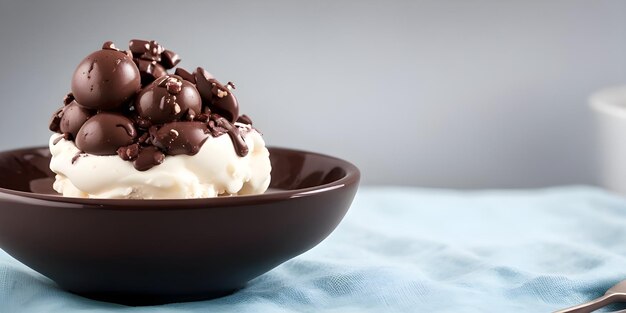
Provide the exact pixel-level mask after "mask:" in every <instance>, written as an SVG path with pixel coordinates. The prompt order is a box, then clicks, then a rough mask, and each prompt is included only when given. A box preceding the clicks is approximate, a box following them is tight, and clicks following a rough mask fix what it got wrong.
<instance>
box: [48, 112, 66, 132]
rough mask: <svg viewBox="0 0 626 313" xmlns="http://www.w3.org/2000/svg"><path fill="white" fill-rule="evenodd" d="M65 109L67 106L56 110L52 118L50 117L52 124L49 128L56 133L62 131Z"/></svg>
mask: <svg viewBox="0 0 626 313" xmlns="http://www.w3.org/2000/svg"><path fill="white" fill-rule="evenodd" d="M63 109H65V107H62V108H60V109H58V110H56V112H54V114H52V118H51V119H50V126H49V127H48V128H49V129H50V130H51V131H53V132H55V133H60V132H61V118H63Z"/></svg>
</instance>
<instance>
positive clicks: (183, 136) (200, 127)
mask: <svg viewBox="0 0 626 313" xmlns="http://www.w3.org/2000/svg"><path fill="white" fill-rule="evenodd" d="M209 134H210V132H209V129H208V128H207V126H206V124H205V123H202V122H172V123H167V124H164V125H163V126H162V127H160V128H158V129H157V128H156V127H153V128H151V129H150V138H151V140H152V143H153V144H154V145H155V146H157V147H159V148H161V150H163V151H165V152H167V154H169V155H177V154H186V155H195V154H196V153H198V151H200V148H201V147H202V145H203V144H204V142H205V141H206V140H207V139H208V138H209Z"/></svg>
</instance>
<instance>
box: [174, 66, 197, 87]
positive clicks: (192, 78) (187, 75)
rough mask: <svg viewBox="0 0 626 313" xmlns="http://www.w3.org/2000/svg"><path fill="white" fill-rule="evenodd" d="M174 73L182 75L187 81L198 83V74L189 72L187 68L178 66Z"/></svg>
mask: <svg viewBox="0 0 626 313" xmlns="http://www.w3.org/2000/svg"><path fill="white" fill-rule="evenodd" d="M174 74H175V75H178V76H180V77H182V79H184V80H186V81H190V82H192V83H194V84H195V83H196V76H195V75H194V74H191V73H189V72H188V71H187V70H185V69H184V68H182V67H177V68H176V71H174Z"/></svg>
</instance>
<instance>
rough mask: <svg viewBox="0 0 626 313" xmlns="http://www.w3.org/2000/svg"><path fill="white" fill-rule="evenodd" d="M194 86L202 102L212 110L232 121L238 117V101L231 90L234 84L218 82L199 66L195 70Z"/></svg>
mask: <svg viewBox="0 0 626 313" xmlns="http://www.w3.org/2000/svg"><path fill="white" fill-rule="evenodd" d="M195 77H196V86H197V87H198V92H199V93H200V96H201V97H202V103H203V104H204V105H206V106H208V107H209V108H210V109H211V111H212V112H214V113H217V114H219V115H221V116H223V117H225V118H226V119H227V120H228V121H230V122H231V123H234V122H235V121H236V120H237V118H238V117H239V102H237V98H236V97H235V95H234V94H233V93H232V92H231V89H234V88H235V86H234V85H233V84H232V83H230V82H229V83H228V84H226V86H224V85H222V84H220V83H219V82H218V81H217V80H216V79H215V78H213V77H212V75H211V74H209V72H207V71H206V70H204V69H203V68H201V67H198V69H197V70H196V72H195Z"/></svg>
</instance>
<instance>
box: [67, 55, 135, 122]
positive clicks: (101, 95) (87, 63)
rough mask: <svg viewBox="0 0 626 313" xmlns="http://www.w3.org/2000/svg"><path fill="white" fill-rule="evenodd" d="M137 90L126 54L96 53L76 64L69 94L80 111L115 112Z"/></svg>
mask: <svg viewBox="0 0 626 313" xmlns="http://www.w3.org/2000/svg"><path fill="white" fill-rule="evenodd" d="M139 88H141V81H140V75H139V70H138V69H137V66H136V65H135V63H134V62H133V60H132V59H130V58H129V57H128V56H127V55H126V54H124V53H122V52H119V51H115V50H99V51H96V52H94V53H92V54H90V55H89V56H87V57H86V58H85V59H84V60H83V61H81V62H80V64H79V65H78V67H77V68H76V70H75V71H74V76H73V78H72V94H73V95H74V97H75V98H76V101H77V102H78V103H79V104H80V105H81V106H83V107H85V108H87V109H93V110H115V109H118V108H120V107H121V106H122V105H123V104H125V103H127V102H128V101H129V100H130V99H131V97H132V96H134V95H135V93H136V92H137V91H138V90H139Z"/></svg>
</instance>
